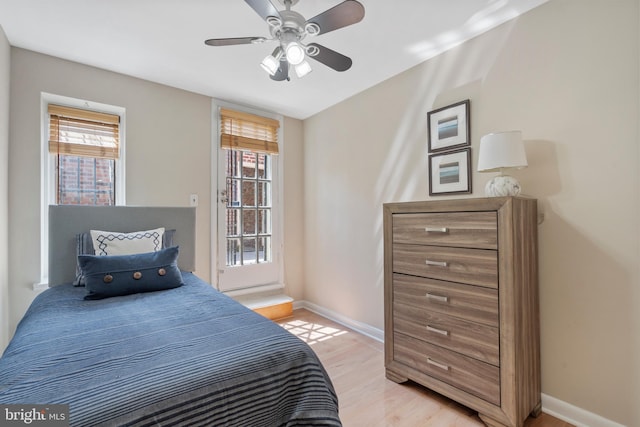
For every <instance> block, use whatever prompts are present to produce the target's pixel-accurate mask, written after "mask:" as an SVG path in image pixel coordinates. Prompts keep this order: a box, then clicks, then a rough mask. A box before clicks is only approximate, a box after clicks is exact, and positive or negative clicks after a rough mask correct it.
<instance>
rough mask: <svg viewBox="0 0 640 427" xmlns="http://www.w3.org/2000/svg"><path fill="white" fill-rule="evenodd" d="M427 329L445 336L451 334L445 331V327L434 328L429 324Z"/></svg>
mask: <svg viewBox="0 0 640 427" xmlns="http://www.w3.org/2000/svg"><path fill="white" fill-rule="evenodd" d="M427 331H429V332H435V333H436V334H440V335H444V336H445V337H446V336H448V335H449V331H445V330H444V329H438V328H434V327H433V326H431V325H427Z"/></svg>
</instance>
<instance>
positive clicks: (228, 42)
mask: <svg viewBox="0 0 640 427" xmlns="http://www.w3.org/2000/svg"><path fill="white" fill-rule="evenodd" d="M263 41H266V39H265V38H264V37H232V38H226V39H209V40H205V41H204V44H206V45H209V46H233V45H236V44H251V43H262V42H263Z"/></svg>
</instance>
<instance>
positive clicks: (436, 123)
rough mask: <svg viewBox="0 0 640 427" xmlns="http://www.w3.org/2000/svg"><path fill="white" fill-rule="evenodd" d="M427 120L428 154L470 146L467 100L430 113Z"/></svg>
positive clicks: (469, 121)
mask: <svg viewBox="0 0 640 427" xmlns="http://www.w3.org/2000/svg"><path fill="white" fill-rule="evenodd" d="M427 118H428V126H429V152H430V153H433V152H437V151H444V150H450V149H452V148H459V147H464V146H466V145H471V120H470V117H469V100H468V99H467V100H464V101H462V102H458V103H457V104H452V105H449V106H448V107H443V108H439V109H437V110H433V111H430V112H429V113H427Z"/></svg>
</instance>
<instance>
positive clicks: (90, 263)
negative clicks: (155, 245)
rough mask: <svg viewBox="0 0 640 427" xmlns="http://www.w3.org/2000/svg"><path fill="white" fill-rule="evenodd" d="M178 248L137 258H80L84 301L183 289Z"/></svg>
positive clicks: (135, 255) (132, 256)
mask: <svg viewBox="0 0 640 427" xmlns="http://www.w3.org/2000/svg"><path fill="white" fill-rule="evenodd" d="M178 253H179V248H178V246H173V247H170V248H167V249H161V250H159V251H156V252H147V253H143V254H134V255H107V256H98V255H80V256H78V263H79V265H80V268H81V270H82V274H83V275H84V277H85V287H86V289H87V295H86V296H85V297H84V299H87V300H93V299H103V298H109V297H115V296H121V295H130V294H137V293H140V292H153V291H162V290H166V289H172V288H177V287H179V286H182V285H183V284H184V283H183V282H182V274H181V273H180V269H179V268H178Z"/></svg>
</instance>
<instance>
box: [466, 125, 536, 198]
mask: <svg viewBox="0 0 640 427" xmlns="http://www.w3.org/2000/svg"><path fill="white" fill-rule="evenodd" d="M525 167H527V155H526V153H525V151H524V143H523V142H522V132H520V131H519V130H517V131H508V132H496V133H490V134H488V135H485V136H483V137H482V138H480V152H479V154H478V172H500V175H498V176H495V177H494V178H492V179H491V180H490V181H489V182H487V185H486V186H485V187H484V192H485V194H486V195H487V196H489V197H500V196H517V195H518V194H520V183H519V182H518V180H517V179H515V178H514V177H512V176H509V175H505V174H504V170H505V169H522V168H525Z"/></svg>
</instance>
